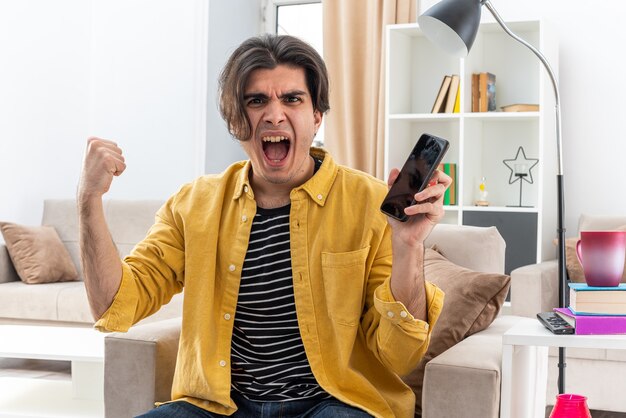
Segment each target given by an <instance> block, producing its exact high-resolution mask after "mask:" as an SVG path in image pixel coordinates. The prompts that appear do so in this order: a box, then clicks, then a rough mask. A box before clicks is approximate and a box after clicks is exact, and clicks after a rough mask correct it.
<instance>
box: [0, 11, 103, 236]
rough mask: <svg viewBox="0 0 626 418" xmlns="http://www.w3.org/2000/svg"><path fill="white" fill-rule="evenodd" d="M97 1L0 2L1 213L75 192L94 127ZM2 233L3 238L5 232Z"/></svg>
mask: <svg viewBox="0 0 626 418" xmlns="http://www.w3.org/2000/svg"><path fill="white" fill-rule="evenodd" d="M90 16H91V2H89V1H84V0H56V1H53V2H52V1H46V0H25V1H17V0H16V1H2V2H0V57H2V63H1V64H0V220H5V221H15V222H24V223H28V224H39V223H40V222H41V208H42V199H43V198H44V197H71V196H73V195H74V192H75V188H76V180H77V176H78V172H79V167H80V161H81V158H82V153H83V143H84V140H85V139H86V137H87V133H88V131H89V128H88V119H89V118H88V115H89V88H88V87H89V68H90V55H89V53H88V51H89V50H90V42H91V41H90V38H91V36H90V33H91V25H90V20H91V19H90ZM0 239H1V237H0Z"/></svg>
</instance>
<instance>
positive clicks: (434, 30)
mask: <svg viewBox="0 0 626 418" xmlns="http://www.w3.org/2000/svg"><path fill="white" fill-rule="evenodd" d="M482 6H485V7H486V8H487V9H488V10H489V12H491V14H492V15H493V17H494V18H495V19H496V21H497V22H498V24H499V25H500V26H502V29H504V31H505V32H506V33H507V34H508V35H509V36H511V37H512V38H513V39H515V40H516V41H518V42H520V43H521V44H523V45H524V46H526V47H527V48H528V49H530V50H531V51H532V52H533V53H534V54H535V55H536V56H537V58H539V60H540V61H541V63H542V64H543V66H544V68H545V69H546V71H547V72H548V75H549V76H550V80H551V81H552V87H553V89H554V97H555V115H556V146H557V158H558V168H557V175H556V181H557V200H558V201H557V208H558V220H557V222H558V225H557V236H558V271H559V306H560V307H566V304H567V301H566V293H565V291H566V288H567V283H566V280H567V276H566V274H565V228H564V227H563V217H564V211H565V200H564V197H563V196H564V193H563V156H562V144H561V106H560V96H559V88H558V84H557V81H556V77H555V76H554V71H552V67H550V64H549V63H548V61H547V60H546V58H545V57H544V56H543V54H542V53H541V52H540V51H539V50H538V49H537V48H535V47H534V46H532V45H531V44H529V43H528V42H526V41H525V40H523V39H522V38H520V37H519V36H517V35H515V34H514V33H513V32H511V30H510V29H509V28H508V27H507V26H506V24H505V23H504V21H503V20H502V18H501V17H500V15H499V14H498V12H497V11H496V10H495V9H494V7H493V5H492V4H491V2H490V1H489V0H443V1H441V2H439V3H437V4H435V5H434V6H432V7H431V8H430V9H428V10H427V11H426V12H424V13H423V14H422V15H421V16H419V17H418V19H417V21H418V23H419V26H420V29H421V30H422V32H423V33H424V35H426V37H427V38H428V39H430V40H431V41H432V42H433V43H435V44H436V45H438V46H439V47H441V48H442V49H443V50H445V51H446V52H448V53H450V54H453V55H456V56H458V57H465V56H467V54H468V53H469V51H470V49H471V48H472V45H473V43H474V39H476V33H477V32H478V26H479V24H480V11H481V7H482ZM558 389H559V393H564V392H565V348H564V347H560V348H559V381H558Z"/></svg>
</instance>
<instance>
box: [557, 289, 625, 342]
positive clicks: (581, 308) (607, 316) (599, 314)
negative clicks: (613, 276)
mask: <svg viewBox="0 0 626 418" xmlns="http://www.w3.org/2000/svg"><path fill="white" fill-rule="evenodd" d="M569 287H570V290H569V291H570V293H569V294H570V306H569V308H554V311H555V312H556V313H557V315H559V316H560V317H561V318H563V319H564V320H565V321H567V322H568V323H569V324H570V325H571V326H573V327H574V330H575V333H576V334H580V335H583V334H584V335H593V334H595V335H600V334H626V284H625V283H622V284H620V285H619V286H616V287H591V286H588V285H587V284H585V283H570V284H569Z"/></svg>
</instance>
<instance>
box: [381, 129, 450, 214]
mask: <svg viewBox="0 0 626 418" xmlns="http://www.w3.org/2000/svg"><path fill="white" fill-rule="evenodd" d="M449 147H450V143H449V142H448V141H446V140H445V139H443V138H439V137H436V136H434V135H430V134H423V135H422V136H421V137H420V139H419V140H418V141H417V144H415V147H413V151H411V154H410V155H409V158H407V160H406V162H405V163H404V166H403V167H402V170H400V174H399V175H398V177H397V178H396V181H394V183H393V185H391V188H390V189H389V192H388V193H387V196H386V197H385V200H383V203H382V205H381V206H380V210H381V211H383V213H385V214H387V215H389V216H391V217H392V218H395V219H397V220H399V221H402V222H406V221H407V220H408V219H409V216H408V215H407V214H405V213H404V209H405V208H407V207H409V206H412V205H414V204H415V203H416V201H415V199H414V198H413V197H414V196H415V194H416V193H418V192H421V191H422V190H424V189H425V188H426V186H427V185H428V182H429V181H430V178H431V177H432V176H433V174H434V173H435V170H436V169H437V166H438V165H439V163H441V160H442V159H443V156H444V155H445V153H446V151H448V148H449Z"/></svg>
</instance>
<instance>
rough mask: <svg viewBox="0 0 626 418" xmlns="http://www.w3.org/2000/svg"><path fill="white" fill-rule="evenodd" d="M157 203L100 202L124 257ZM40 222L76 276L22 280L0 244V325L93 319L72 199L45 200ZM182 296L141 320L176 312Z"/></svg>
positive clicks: (77, 322) (90, 321)
mask: <svg viewBox="0 0 626 418" xmlns="http://www.w3.org/2000/svg"><path fill="white" fill-rule="evenodd" d="M162 203H163V202H162V201H152V200H150V201H121V200H111V201H105V204H104V208H105V216H106V218H107V221H108V224H109V229H110V231H111V235H112V238H113V241H114V242H115V244H116V245H117V248H118V250H119V252H120V255H122V256H123V255H126V254H128V252H130V250H131V249H132V247H133V246H134V245H135V243H137V242H138V241H139V240H141V239H143V237H144V236H145V235H146V232H147V231H148V228H149V227H150V226H151V225H152V223H153V221H154V214H155V213H156V211H157V209H158V208H159V207H160V206H161V205H162ZM5 221H6V220H5ZM42 225H49V226H53V227H54V228H55V230H56V231H57V233H58V234H59V237H60V238H61V241H62V242H63V244H64V246H65V247H66V249H67V250H68V252H69V254H70V257H71V258H72V262H73V263H74V265H75V267H76V269H77V270H78V274H79V280H77V281H70V282H56V283H41V284H26V283H24V282H22V281H21V280H20V278H19V276H18V275H17V273H16V271H15V268H14V267H13V264H12V262H11V258H10V257H9V254H8V251H7V248H6V246H5V245H2V244H0V323H24V324H30V323H32V324H35V323H37V324H57V325H58V324H65V325H71V326H92V325H93V323H94V320H93V317H92V316H91V311H90V309H89V304H88V302H87V294H86V292H85V286H84V283H83V282H82V274H81V269H80V258H79V257H80V256H79V250H78V219H77V213H76V202H75V201H74V200H46V201H45V202H44V209H43V219H42ZM181 312H182V294H181V295H177V296H175V297H174V298H173V299H172V301H171V302H170V303H169V304H168V305H166V306H164V307H163V308H161V310H159V312H157V313H156V314H155V315H153V316H151V317H150V318H146V319H145V320H144V321H145V322H154V321H158V320H162V319H167V318H172V317H177V316H180V314H181Z"/></svg>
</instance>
